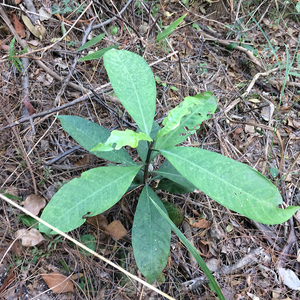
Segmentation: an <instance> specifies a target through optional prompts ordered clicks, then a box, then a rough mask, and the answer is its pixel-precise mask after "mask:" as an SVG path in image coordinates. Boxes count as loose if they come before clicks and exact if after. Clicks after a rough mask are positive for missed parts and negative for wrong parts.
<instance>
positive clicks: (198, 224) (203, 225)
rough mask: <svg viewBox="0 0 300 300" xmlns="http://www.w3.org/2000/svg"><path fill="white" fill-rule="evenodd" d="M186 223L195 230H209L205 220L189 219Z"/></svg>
mask: <svg viewBox="0 0 300 300" xmlns="http://www.w3.org/2000/svg"><path fill="white" fill-rule="evenodd" d="M188 222H189V223H190V225H191V226H192V227H195V228H209V227H210V223H209V222H208V221H207V220H205V219H200V220H198V221H196V220H195V219H194V218H189V219H188Z"/></svg>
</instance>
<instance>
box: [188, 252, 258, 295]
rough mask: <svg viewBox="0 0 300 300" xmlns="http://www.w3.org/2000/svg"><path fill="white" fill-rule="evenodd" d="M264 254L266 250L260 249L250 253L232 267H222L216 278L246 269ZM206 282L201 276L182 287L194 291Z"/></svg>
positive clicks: (216, 273)
mask: <svg viewBox="0 0 300 300" xmlns="http://www.w3.org/2000/svg"><path fill="white" fill-rule="evenodd" d="M263 254H264V249H263V248H261V247H259V248H256V249H254V250H252V251H251V252H250V253H248V254H247V255H246V256H244V257H243V258H241V259H240V260H238V261H237V263H235V264H234V265H232V266H225V265H223V266H221V268H220V270H219V271H216V272H215V273H214V275H215V276H224V275H229V274H232V273H233V272H235V271H237V270H239V269H241V268H244V267H245V266H247V265H250V264H253V263H254V262H255V261H257V258H256V256H262V255H263ZM205 282H207V278H206V277H205V276H200V277H197V278H193V279H192V280H189V281H186V282H184V283H183V284H182V285H183V287H184V289H186V290H193V289H196V288H198V287H199V286H200V285H203V284H204V283H205Z"/></svg>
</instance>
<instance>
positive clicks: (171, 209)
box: [162, 200, 183, 226]
mask: <svg viewBox="0 0 300 300" xmlns="http://www.w3.org/2000/svg"><path fill="white" fill-rule="evenodd" d="M162 203H163V205H164V207H165V209H166V211H167V213H168V216H169V218H170V219H171V221H172V222H173V223H174V224H175V225H176V226H180V225H181V224H182V222H183V212H182V210H181V209H180V208H179V207H178V206H176V205H175V204H173V203H171V202H169V201H165V200H162Z"/></svg>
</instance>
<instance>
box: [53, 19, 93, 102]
mask: <svg viewBox="0 0 300 300" xmlns="http://www.w3.org/2000/svg"><path fill="white" fill-rule="evenodd" d="M95 20H96V19H94V20H92V21H91V22H90V24H89V25H88V26H87V28H86V29H85V31H84V34H83V37H82V40H81V43H80V46H83V45H84V44H85V43H86V40H87V38H88V35H89V34H90V32H91V30H92V25H93V23H94V21H95ZM79 55H80V54H79V53H77V54H76V55H75V58H74V60H73V63H72V65H71V68H70V69H69V74H68V75H67V77H66V78H65V80H64V82H63V84H62V86H61V88H60V90H59V92H58V93H57V95H56V97H55V100H54V105H55V106H56V105H57V104H58V105H59V106H60V99H61V95H62V94H63V93H64V91H65V89H66V87H67V85H68V83H69V81H70V79H71V77H72V76H73V73H74V70H75V67H76V65H77V62H78V59H79Z"/></svg>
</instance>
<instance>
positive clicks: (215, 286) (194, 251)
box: [150, 196, 225, 300]
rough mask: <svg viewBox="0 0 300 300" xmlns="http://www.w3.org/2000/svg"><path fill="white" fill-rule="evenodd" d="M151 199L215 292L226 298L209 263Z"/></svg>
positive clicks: (222, 298) (223, 299) (222, 299)
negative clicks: (208, 265) (207, 263)
mask: <svg viewBox="0 0 300 300" xmlns="http://www.w3.org/2000/svg"><path fill="white" fill-rule="evenodd" d="M150 200H151V202H152V203H153V205H154V206H155V208H156V209H157V210H158V212H159V213H160V215H161V216H162V217H163V218H164V219H165V220H166V221H167V222H168V224H169V225H170V226H171V228H172V229H173V231H174V232H175V234H176V235H177V236H178V237H179V238H180V240H181V241H182V243H183V244H184V245H185V246H186V248H187V249H188V250H189V252H191V254H192V255H193V256H194V258H195V259H196V261H197V263H198V264H199V266H200V267H201V269H202V270H203V272H204V273H205V275H206V276H207V278H208V280H209V285H210V287H211V288H212V290H213V291H214V292H216V294H217V295H218V297H219V299H220V300H225V298H224V296H223V294H222V292H221V290H220V287H219V286H218V284H217V282H216V281H215V278H214V276H213V275H212V274H211V272H210V270H209V268H208V267H207V265H206V264H205V262H204V260H203V259H202V257H201V256H200V255H199V253H198V251H197V249H196V248H195V247H194V246H193V245H192V244H191V243H190V242H189V240H188V239H187V238H186V237H185V236H184V234H182V233H181V231H180V230H179V229H178V228H177V227H176V226H175V224H174V223H173V222H172V221H171V219H170V218H169V217H168V216H167V214H166V212H165V211H163V210H162V209H161V207H160V206H158V205H157V203H156V201H154V199H153V198H152V197H151V196H150Z"/></svg>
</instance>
